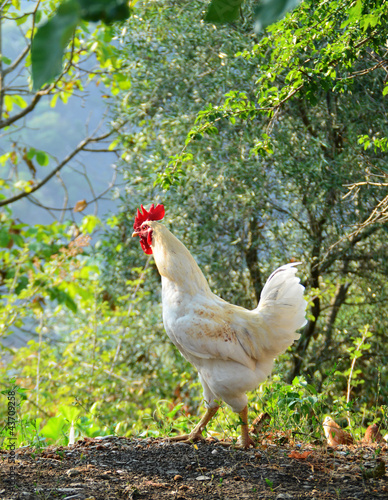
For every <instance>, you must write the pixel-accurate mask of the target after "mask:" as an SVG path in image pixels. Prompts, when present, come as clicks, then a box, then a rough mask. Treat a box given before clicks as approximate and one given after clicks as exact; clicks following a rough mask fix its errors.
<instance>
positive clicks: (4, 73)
mask: <svg viewBox="0 0 388 500" xmlns="http://www.w3.org/2000/svg"><path fill="white" fill-rule="evenodd" d="M30 48H31V46H30V45H27V46H26V47H25V48H24V50H23V51H22V52H21V53H20V54H19V56H18V57H17V58H16V59H15V60H14V62H13V63H12V64H11V65H10V66H8V68H5V69H4V70H3V76H6V75H8V73H11V72H12V71H13V70H14V69H15V68H16V67H17V66H18V64H19V63H20V62H21V61H22V60H23V59H24V58H25V57H26V55H27V54H28V51H29V50H30Z"/></svg>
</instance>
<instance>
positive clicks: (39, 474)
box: [0, 436, 388, 500]
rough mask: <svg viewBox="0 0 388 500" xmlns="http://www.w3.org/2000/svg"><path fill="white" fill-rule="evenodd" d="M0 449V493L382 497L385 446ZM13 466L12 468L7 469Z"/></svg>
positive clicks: (386, 489)
mask: <svg viewBox="0 0 388 500" xmlns="http://www.w3.org/2000/svg"><path fill="white" fill-rule="evenodd" d="M14 458H15V463H10V462H9V459H10V455H9V453H8V452H6V451H5V450H2V452H1V454H0V474H1V475H0V499H1V500H6V499H7V500H8V499H23V500H33V499H34V500H35V499H40V500H41V499H62V500H70V499H74V500H76V499H82V500H86V499H89V500H93V499H95V500H100V499H101V500H103V499H104V500H108V499H116V498H119V499H128V500H130V499H139V500H143V499H144V500H146V499H174V500H184V499H204V500H205V499H206V500H213V499H214V500H215V499H220V500H221V499H223V500H227V499H251V498H252V499H267V498H270V499H278V500H281V499H310V500H312V499H316V500H321V499H347V500H350V499H358V500H361V499H362V500H363V499H375V498H381V499H382V498H384V499H388V473H387V471H386V470H385V464H386V463H388V446H387V445H383V447H375V446H362V447H361V446H342V447H338V448H337V449H336V450H332V449H330V448H325V447H314V446H311V445H309V446H308V445H297V444H295V443H294V444H292V445H290V444H264V445H263V444H262V445H260V446H259V447H258V448H256V449H250V450H238V449H235V448H232V447H230V448H226V447H223V446H221V445H220V444H217V443H215V442H205V443H199V444H195V445H194V444H183V443H168V442H162V441H161V440H156V439H155V440H154V439H151V438H148V439H127V438H121V437H115V436H107V437H103V438H95V439H86V440H80V441H78V442H77V443H76V444H75V445H72V446H70V447H58V448H54V447H50V448H46V449H45V450H44V451H42V452H37V451H34V450H31V449H30V448H24V449H17V450H16V454H15V457H14ZM11 467H12V469H11Z"/></svg>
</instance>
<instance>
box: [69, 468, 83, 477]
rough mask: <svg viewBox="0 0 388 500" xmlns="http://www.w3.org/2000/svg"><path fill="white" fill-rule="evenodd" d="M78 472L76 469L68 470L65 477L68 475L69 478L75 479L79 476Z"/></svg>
mask: <svg viewBox="0 0 388 500" xmlns="http://www.w3.org/2000/svg"><path fill="white" fill-rule="evenodd" d="M79 473H80V472H79V470H77V469H69V470H68V471H66V475H68V476H69V477H75V476H78V475H79Z"/></svg>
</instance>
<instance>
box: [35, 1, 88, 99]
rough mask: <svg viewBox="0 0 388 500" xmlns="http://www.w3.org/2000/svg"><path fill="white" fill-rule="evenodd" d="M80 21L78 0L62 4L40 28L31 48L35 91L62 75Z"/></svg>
mask: <svg viewBox="0 0 388 500" xmlns="http://www.w3.org/2000/svg"><path fill="white" fill-rule="evenodd" d="M79 20H80V7H79V4H78V2H77V1H76V0H69V1H68V2H65V3H62V4H61V5H60V6H59V7H58V10H57V12H56V14H54V16H53V17H51V18H50V19H49V20H48V21H47V22H46V23H45V24H43V25H42V26H40V27H39V28H38V31H37V32H36V35H35V37H34V39H33V42H32V48H31V65H32V80H33V88H34V90H38V89H40V88H41V87H42V86H43V85H45V84H47V83H50V82H51V81H53V80H54V78H55V77H56V76H58V75H59V74H60V72H61V70H62V58H63V55H64V50H65V48H66V46H67V45H68V43H69V40H70V38H71V36H72V34H73V33H74V30H75V28H76V26H77V24H78V22H79Z"/></svg>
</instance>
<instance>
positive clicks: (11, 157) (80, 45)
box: [0, 0, 130, 217]
mask: <svg viewBox="0 0 388 500" xmlns="http://www.w3.org/2000/svg"><path fill="white" fill-rule="evenodd" d="M94 3H95V2H93V4H94ZM57 5H58V2H51V1H48V0H45V1H36V2H29V5H28V9H27V8H26V6H25V5H21V4H20V2H18V1H17V0H7V1H6V2H3V3H2V7H1V11H0V36H1V37H3V38H4V36H6V37H7V38H9V39H14V43H13V44H5V46H4V43H2V47H3V49H2V54H1V59H0V130H1V131H2V136H1V139H2V142H1V149H0V167H1V169H2V172H3V173H2V175H1V180H0V207H4V206H9V205H11V204H13V203H17V202H20V201H21V200H26V199H28V200H29V201H30V202H31V203H35V204H36V205H38V206H50V203H48V205H46V203H45V201H43V200H42V199H39V198H35V193H38V192H39V193H41V192H42V191H43V190H44V189H45V187H46V185H47V184H48V183H49V182H50V181H51V180H52V179H57V180H58V181H59V182H60V183H62V185H63V186H64V188H63V189H64V203H63V207H62V209H63V212H62V214H61V215H62V217H63V216H64V214H65V212H66V211H67V210H69V208H70V210H71V209H72V208H73V207H69V206H68V203H69V192H70V195H71V193H72V186H69V187H68V186H66V184H65V182H64V181H63V179H62V177H61V174H62V172H63V170H64V169H65V167H70V168H74V166H75V161H76V160H77V159H78V158H79V156H80V154H82V153H83V152H85V151H93V145H96V144H98V143H101V145H104V141H106V140H108V139H109V137H110V136H111V135H112V134H113V133H114V132H115V130H116V129H117V128H119V126H120V124H117V123H116V124H112V125H111V126H110V125H109V126H107V125H108V124H105V127H102V126H101V124H100V126H99V127H98V126H97V127H96V130H94V131H93V130H92V131H88V124H85V127H84V129H83V130H82V129H81V130H82V133H84V135H81V136H80V134H79V127H77V126H76V125H77V123H76V120H74V117H73V119H72V120H71V123H66V124H65V123H64V125H66V127H64V130H61V132H62V134H63V135H61V137H59V138H58V137H55V139H56V146H57V147H56V148H53V147H52V146H53V144H52V142H54V141H53V135H50V123H49V120H50V119H52V118H54V119H56V120H58V117H59V116H60V111H59V110H58V112H57V114H55V111H54V110H55V108H59V109H61V106H62V105H65V104H66V103H67V102H68V101H69V99H71V98H74V99H75V98H80V97H81V98H86V96H87V95H88V92H89V91H90V85H92V84H93V82H94V83H95V85H97V86H98V85H100V84H101V85H102V86H103V87H104V88H103V93H104V96H105V97H104V99H105V100H106V101H109V98H110V97H111V96H112V94H114V93H117V92H118V89H119V88H122V89H125V88H127V87H128V85H130V84H129V82H127V81H123V78H122V77H121V76H120V75H117V74H116V70H117V69H118V68H120V66H121V65H122V59H121V58H120V54H119V51H118V50H117V48H116V47H115V46H114V41H113V31H112V29H111V28H108V27H107V28H106V29H105V30H104V31H102V30H101V29H100V27H101V24H97V25H95V27H94V29H93V30H92V29H90V28H89V27H88V26H87V24H86V23H83V24H81V25H80V26H79V27H78V28H77V29H76V30H75V31H74V32H73V30H72V31H71V32H69V33H68V35H69V36H70V35H71V36H72V42H71V47H70V48H69V50H67V51H66V55H65V63H64V67H63V70H62V72H61V73H60V74H59V75H58V76H57V77H56V78H55V79H54V80H52V81H50V84H48V85H45V86H44V87H43V88H41V89H40V90H39V89H35V90H31V88H30V87H31V71H32V70H31V63H32V62H33V63H34V62H36V56H37V54H36V53H35V54H32V53H31V47H36V44H35V43H34V44H32V39H33V37H34V34H35V33H36V30H37V24H38V23H39V22H41V20H42V18H47V17H49V16H50V15H51V14H52V12H53V9H55V7H56V6H57ZM61 8H63V6H62V7H61ZM69 15H70V17H71V16H72V15H73V11H72V10H71V9H70V12H69ZM45 26H47V25H45ZM61 30H62V27H58V26H57V27H54V29H52V30H51V32H54V33H55V35H56V36H59V35H62V34H63V33H62V31H63V30H62V31H61ZM38 39H39V37H38ZM36 43H37V42H36ZM42 43H43V45H44V46H45V47H46V49H48V50H49V53H50V54H51V55H53V57H54V54H55V50H54V45H53V43H54V42H53V43H46V41H45V39H43V40H42ZM58 43H59V42H58ZM38 52H39V51H38ZM39 53H40V52H39ZM41 56H42V57H43V59H44V62H45V63H48V64H49V66H50V68H51V69H54V70H55V68H56V64H55V61H54V60H53V59H52V58H50V57H48V54H47V53H45V54H43V53H42V54H41ZM88 86H89V89H88ZM59 121H60V123H61V122H62V121H63V119H61V120H59ZM58 127H59V124H56V128H57V129H58ZM101 128H103V130H100V129H101ZM107 129H108V130H107ZM72 131H74V134H75V137H72V135H71V133H72ZM64 134H66V135H64ZM46 136H47V140H44V139H45V137H46ZM69 138H71V139H73V140H74V142H75V143H76V146H75V147H74V148H73V149H71V146H70V145H69V144H68V145H66V146H67V147H63V140H64V139H66V140H69ZM37 144H42V145H43V144H44V146H43V147H39V146H37ZM108 146H109V143H108V145H106V146H105V148H101V149H102V151H106V148H108ZM43 148H45V149H43ZM46 148H47V149H46ZM114 150H115V148H114V147H111V151H112V152H114ZM94 151H98V148H97V149H94ZM61 155H62V157H61ZM85 175H87V174H85ZM92 195H94V196H93V198H97V199H98V197H99V195H96V194H95V193H94V191H93V189H92ZM85 198H86V197H85ZM85 201H86V200H85ZM88 202H89V200H87V201H86V206H87V205H88ZM70 203H71V202H70ZM50 208H51V207H50ZM59 208H60V207H58V206H55V207H53V210H54V213H55V212H56V211H57V210H59Z"/></svg>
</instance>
